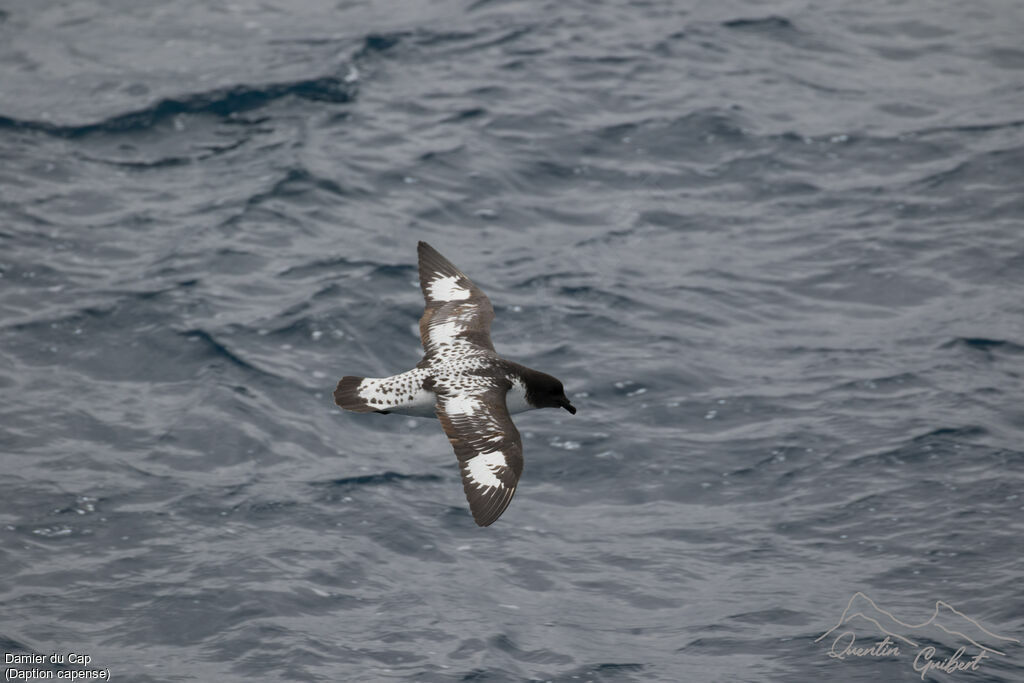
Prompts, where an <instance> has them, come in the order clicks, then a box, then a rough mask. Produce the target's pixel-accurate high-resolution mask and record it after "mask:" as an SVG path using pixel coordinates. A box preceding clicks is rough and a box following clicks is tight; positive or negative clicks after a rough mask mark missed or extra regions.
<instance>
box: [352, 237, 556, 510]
mask: <svg viewBox="0 0 1024 683" xmlns="http://www.w3.org/2000/svg"><path fill="white" fill-rule="evenodd" d="M418 251H419V266H420V288H421V289H422V290H423V298H424V299H426V302H427V305H426V308H425V309H424V311H423V317H422V318H420V340H421V341H422V342H423V350H424V354H423V359H422V360H421V361H420V362H419V363H417V364H416V367H414V368H413V369H412V370H408V371H406V372H403V373H400V374H398V375H393V376H391V377H380V378H376V377H342V378H341V381H340V382H338V388H337V389H335V390H334V402H335V403H337V404H338V405H339V406H341V407H342V408H344V409H345V410H352V411H354V412H357V413H370V412H376V413H399V414H402V415H414V416H417V417H436V418H437V419H438V420H440V421H441V426H442V427H443V428H444V431H445V434H447V435H448V440H449V441H450V442H451V444H452V447H453V448H454V449H455V455H456V457H457V458H458V459H459V468H460V469H461V470H462V486H463V488H464V489H465V491H466V499H467V500H468V501H469V509H470V511H471V512H472V513H473V519H474V520H475V521H476V523H477V524H479V525H480V526H488V525H489V524H491V523H492V522H494V520H496V519H498V517H500V516H501V513H502V512H504V511H505V508H507V507H508V504H509V503H510V502H512V495H513V494H514V493H515V492H516V483H517V482H518V481H519V475H520V474H522V472H523V443H522V441H521V440H520V438H519V432H518V430H516V426H515V424H513V423H512V418H511V417H510V415H511V414H512V413H520V412H523V411H524V410H531V409H533V408H565V409H566V410H568V411H569V412H570V413H572V414H573V415H575V414H576V408H574V407H573V405H572V403H570V402H569V399H568V398H566V396H565V389H563V387H562V383H561V382H559V381H558V380H557V379H555V378H554V377H552V376H551V375H548V374H545V373H543V372H538V371H537V370H531V369H530V368H527V367H524V366H522V365H520V364H518V363H513V362H512V361H509V360H505V359H504V358H502V357H501V356H499V355H498V354H497V353H496V352H495V351H494V346H493V345H492V344H491V321H492V320H494V309H493V308H492V307H491V302H490V300H489V299H488V298H487V295H486V294H484V293H483V291H482V290H481V289H480V288H479V287H477V286H476V285H475V284H473V282H472V280H470V279H469V278H468V277H466V275H465V273H463V272H462V271H461V270H459V269H458V268H456V267H455V266H454V265H452V263H451V262H450V261H449V260H448V259H446V258H445V257H444V256H441V254H439V253H438V252H437V250H436V249H434V248H433V247H431V246H430V245H429V244H427V243H426V242H420V243H419V249H418Z"/></svg>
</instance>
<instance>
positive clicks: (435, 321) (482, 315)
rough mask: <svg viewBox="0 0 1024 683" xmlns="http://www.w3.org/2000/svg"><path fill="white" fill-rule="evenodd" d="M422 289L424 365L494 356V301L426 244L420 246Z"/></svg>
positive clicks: (421, 319)
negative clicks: (442, 359) (480, 355)
mask: <svg viewBox="0 0 1024 683" xmlns="http://www.w3.org/2000/svg"><path fill="white" fill-rule="evenodd" d="M419 261H420V289H422V290H423V298H424V299H425V300H426V308H425V309H424V310H423V317H422V318H420V340H421V341H422V342H423V351H424V355H423V360H422V361H421V362H420V364H421V365H424V364H430V363H431V362H432V361H433V360H434V359H435V358H448V357H452V358H454V357H457V356H465V355H474V354H478V353H488V352H489V353H493V352H494V346H493V345H492V344H491V321H492V320H494V308H492V307H491V301H490V299H488V298H487V295H486V294H484V293H483V290H481V289H480V288H479V287H477V286H476V285H475V284H473V281H472V280H470V279H469V278H468V277H466V275H465V273H463V272H462V271H461V270H459V269H458V268H456V267H455V266H454V265H452V263H451V261H449V260H448V259H446V258H445V257H444V256H441V254H439V253H438V252H437V250H436V249H434V248H433V247H432V246H430V245H429V244H427V243H426V242H420V243H419Z"/></svg>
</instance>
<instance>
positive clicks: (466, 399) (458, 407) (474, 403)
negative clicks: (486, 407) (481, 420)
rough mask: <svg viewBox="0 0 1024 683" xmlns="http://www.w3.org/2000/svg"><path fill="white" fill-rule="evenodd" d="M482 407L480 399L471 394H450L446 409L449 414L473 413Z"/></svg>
mask: <svg viewBox="0 0 1024 683" xmlns="http://www.w3.org/2000/svg"><path fill="white" fill-rule="evenodd" d="M480 407H481V405H480V400H479V399H477V398H476V397H475V396H471V395H469V394H457V395H455V396H449V397H448V400H447V401H445V406H444V409H445V410H446V411H447V412H448V414H449V415H453V416H454V415H473V414H474V413H476V411H477V409H479V408H480Z"/></svg>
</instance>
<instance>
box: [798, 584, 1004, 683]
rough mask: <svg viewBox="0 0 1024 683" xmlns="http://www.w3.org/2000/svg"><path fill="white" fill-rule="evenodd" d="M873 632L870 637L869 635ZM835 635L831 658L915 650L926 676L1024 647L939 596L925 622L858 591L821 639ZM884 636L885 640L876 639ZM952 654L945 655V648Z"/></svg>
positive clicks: (915, 662) (892, 655)
mask: <svg viewBox="0 0 1024 683" xmlns="http://www.w3.org/2000/svg"><path fill="white" fill-rule="evenodd" d="M866 634H871V635H866ZM858 636H860V637H861V638H862V642H863V639H864V638H871V637H872V636H873V637H874V638H875V639H876V640H874V642H872V643H871V644H870V645H867V646H865V645H862V644H861V645H858V644H857V638H858ZM829 637H831V638H832V641H831V642H832V646H831V648H830V649H829V651H828V653H827V654H828V656H829V657H831V658H833V659H847V658H850V657H890V658H897V659H899V658H902V657H903V655H904V654H908V653H914V654H915V656H914V660H913V667H914V671H917V672H919V673H920V674H921V680H924V678H925V676H926V675H927V674H928V672H930V671H933V670H935V671H942V672H945V673H948V674H951V673H955V672H958V671H977V670H978V669H979V667H980V666H981V664H982V663H983V662H984V661H985V659H987V658H989V657H993V656H995V657H1005V656H1007V651H1008V648H1009V647H1011V646H1013V645H1020V644H1021V641H1020V640H1018V639H1016V638H1010V637H1008V636H1002V635H999V634H997V633H995V632H993V631H991V630H989V629H987V628H985V627H984V626H982V625H981V624H980V623H979V622H978V621H977V620H975V619H972V618H971V617H969V616H967V615H966V614H964V613H963V612H961V611H960V610H958V609H956V608H955V607H953V606H952V605H950V604H949V603H948V602H944V601H942V600H937V601H936V602H935V607H934V609H933V610H932V614H931V616H929V617H928V618H927V619H926V620H924V621H922V622H921V623H917V624H915V623H909V622H906V621H903V620H902V619H899V618H897V617H896V616H895V615H894V614H893V613H892V612H890V611H888V610H885V609H882V608H881V607H879V606H878V603H876V602H875V601H874V600H872V599H871V598H869V597H868V596H867V595H865V594H864V593H861V592H860V591H857V592H856V593H854V594H853V596H852V597H851V598H850V600H849V602H847V603H846V609H844V610H843V613H842V615H841V616H840V617H839V620H838V621H837V622H836V624H835V626H833V627H832V628H830V629H829V630H827V631H825V632H824V633H822V634H821V635H820V636H818V637H817V638H816V639H815V640H814V642H816V643H818V642H821V641H822V640H825V639H826V638H829ZM878 638H881V640H877V639H878ZM946 649H948V650H949V652H950V655H949V656H948V657H945V658H944V659H943V658H942V655H941V654H939V653H942V652H943V651H944V650H946Z"/></svg>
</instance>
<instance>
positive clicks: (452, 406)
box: [436, 383, 523, 526]
mask: <svg viewBox="0 0 1024 683" xmlns="http://www.w3.org/2000/svg"><path fill="white" fill-rule="evenodd" d="M505 384H506V385H505V386H502V385H499V384H494V383H488V384H487V385H481V386H480V387H478V388H469V389H461V390H460V391H459V392H458V393H455V392H445V391H444V390H443V389H442V390H441V391H439V392H438V400H437V408H436V412H437V417H438V419H439V420H440V421H441V426H442V427H444V431H445V434H447V435H448V440H449V441H450V442H451V444H452V448H454V449H455V456H456V457H457V458H458V459H459V469H460V470H462V487H463V489H465V491H466V500H468V501H469V509H470V511H471V512H472V513H473V519H474V521H476V523H477V524H478V525H480V526H488V525H490V524H491V523H492V522H494V520H496V519H498V517H500V516H501V513H502V512H504V511H505V508H507V507H508V504H509V503H511V502H512V496H513V495H514V494H515V492H516V484H517V483H519V475H520V474H522V473H523V442H522V441H521V440H520V438H519V430H517V429H516V426H515V424H513V423H512V418H511V417H510V416H509V414H508V408H507V407H506V406H505V393H506V391H507V390H508V386H507V383H505Z"/></svg>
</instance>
